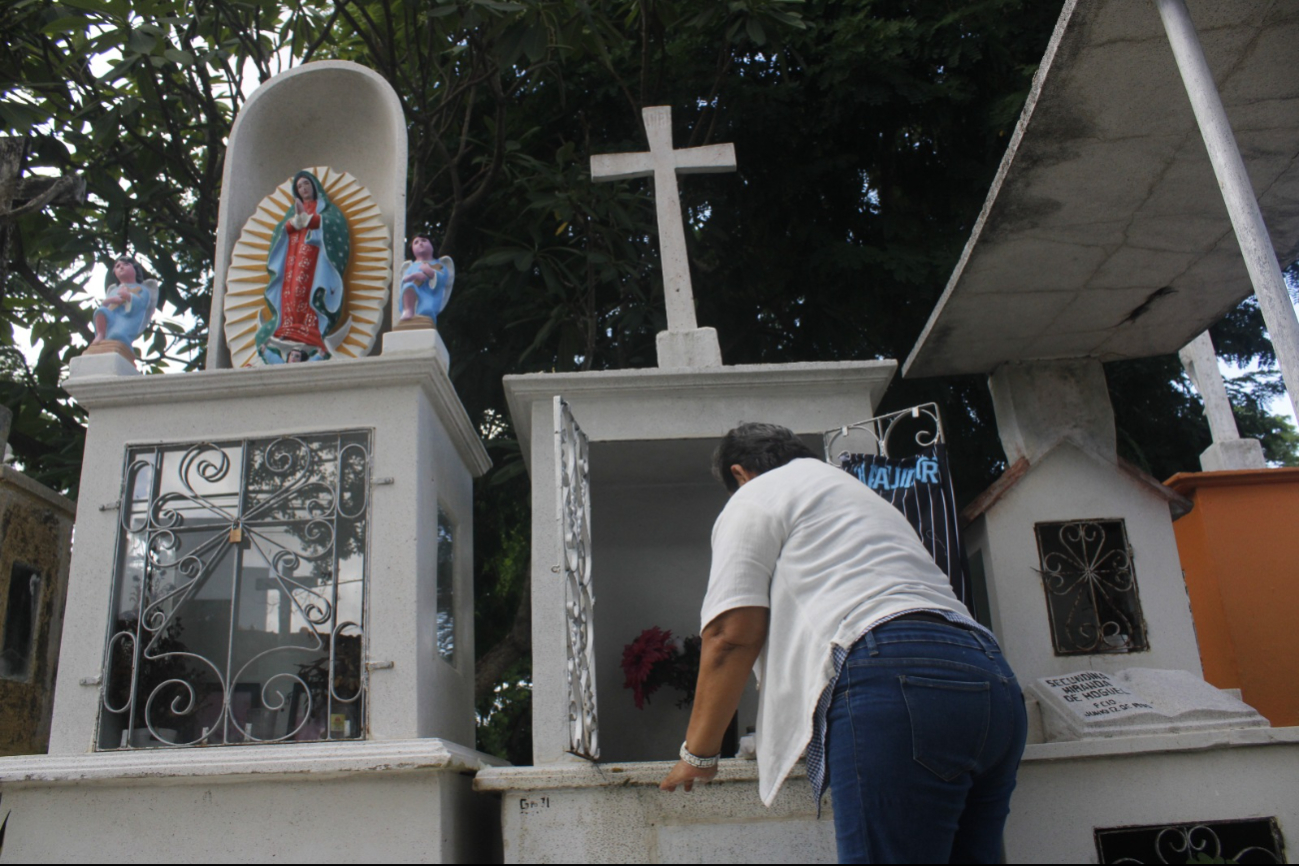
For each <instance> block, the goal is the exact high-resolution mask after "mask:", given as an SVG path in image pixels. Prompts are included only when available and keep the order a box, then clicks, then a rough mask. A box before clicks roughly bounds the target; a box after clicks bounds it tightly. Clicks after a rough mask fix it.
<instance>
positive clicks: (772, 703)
mask: <svg viewBox="0 0 1299 866" xmlns="http://www.w3.org/2000/svg"><path fill="white" fill-rule="evenodd" d="M737 607H766V608H770V616H771V619H770V627H769V629H768V632H767V643H766V646H765V647H763V650H762V653H761V654H760V655H759V656H758V661H757V663H756V664H755V665H754V673H755V674H757V677H758V683H759V697H758V725H757V748H758V793H759V794H760V795H761V797H762V802H763V803H765V804H767V805H768V806H770V805H771V803H772V801H773V800H774V799H775V797H776V794H777V792H779V790H780V786H781V785H782V784H783V783H784V781H785V777H786V776H787V775H789V771H790V770H791V769H792V768H793V766H794V764H795V763H797V761H798V758H799V755H801V754H802V752H803V749H804V748H805V747H806V746H807V744H808V741H809V740H810V739H811V736H812V717H813V714H814V712H815V710H816V703H817V699H818V698H819V697H820V696H821V692H822V691H823V690H824V689H825V686H826V684H827V683H829V682H830V679H831V677H833V676H834V673H835V671H834V658H833V649H832V647H833V646H836V645H837V646H841V647H844V648H847V647H850V646H852V644H853V643H855V642H856V640H857V639H858V638H859V637H860V636H861V635H863V634H864V633H865V632H866V631H867V630H868V629H869V628H870V627H871V626H872V625H874V624H875V623H877V622H880V621H881V620H884V619H887V618H889V617H890V616H897V615H898V614H901V613H904V612H906V611H913V610H947V611H952V612H954V613H959V614H961V615H963V616H967V617H968V616H969V611H968V610H966V608H965V606H964V605H962V604H961V602H960V601H959V600H957V598H956V595H955V594H954V593H953V592H952V587H951V584H950V583H949V582H948V579H947V575H945V574H943V572H942V570H941V569H939V568H938V566H937V565H935V564H934V561H933V559H931V558H930V556H929V553H928V552H927V551H926V550H925V548H924V545H922V544H921V542H920V537H919V536H918V535H916V531H915V530H914V529H913V528H912V527H911V524H909V523H908V522H907V520H906V518H905V517H903V516H902V514H901V513H899V512H898V511H897V509H895V508H894V507H893V506H892V505H890V504H889V503H887V502H885V501H884V500H883V499H881V498H880V497H879V495H878V494H876V493H875V492H874V491H872V490H871V489H870V488H869V487H867V486H866V485H865V484H862V483H861V482H860V481H858V480H857V479H856V478H854V477H852V476H851V475H849V474H848V473H847V472H844V471H843V470H842V469H839V468H837V467H834V466H831V465H829V464H828V463H823V462H822V461H820V460H816V459H812V458H802V459H799V460H794V461H792V462H790V463H787V464H786V465H784V466H782V467H780V468H779V469H773V470H771V471H770V472H765V473H763V474H762V475H759V476H758V477H757V478H755V479H753V480H752V481H750V482H748V483H747V484H745V485H744V486H743V487H741V488H740V489H739V490H738V491H736V492H735V494H734V495H733V496H732V497H731V500H730V502H728V503H727V505H726V507H725V508H724V509H722V513H721V514H720V515H718V518H717V523H716V524H714V526H713V562H712V568H711V570H710V572H709V576H708V593H707V595H705V597H704V606H703V611H702V613H701V618H702V620H703V626H707V625H708V623H710V622H711V621H712V620H713V619H715V618H716V617H717V616H718V615H720V614H722V613H725V612H726V611H728V610H731V609H733V608H737Z"/></svg>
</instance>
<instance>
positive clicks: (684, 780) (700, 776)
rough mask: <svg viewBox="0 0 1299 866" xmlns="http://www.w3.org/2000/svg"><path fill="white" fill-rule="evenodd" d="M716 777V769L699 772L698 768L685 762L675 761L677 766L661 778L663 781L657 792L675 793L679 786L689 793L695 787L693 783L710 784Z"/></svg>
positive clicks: (710, 768) (711, 768)
mask: <svg viewBox="0 0 1299 866" xmlns="http://www.w3.org/2000/svg"><path fill="white" fill-rule="evenodd" d="M716 775H717V768H716V767H709V768H708V769H706V770H701V769H699V768H698V767H692V766H690V765H689V764H687V763H686V762H685V761H677V765H676V766H675V767H673V768H672V772H670V773H668V774H667V776H665V777H664V778H663V781H662V782H660V783H659V790H660V791H675V790H676V789H677V785H680V786H682V787H683V788H685V789H686V790H687V791H689V790H690V789H692V788H693V787H694V786H695V782H710V781H712V778H713V777H714V776H716Z"/></svg>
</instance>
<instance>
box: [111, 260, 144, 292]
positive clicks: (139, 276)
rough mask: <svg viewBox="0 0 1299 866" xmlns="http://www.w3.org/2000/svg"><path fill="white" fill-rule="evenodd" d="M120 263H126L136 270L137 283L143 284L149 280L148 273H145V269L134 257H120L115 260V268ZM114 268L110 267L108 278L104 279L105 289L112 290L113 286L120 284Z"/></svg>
mask: <svg viewBox="0 0 1299 866" xmlns="http://www.w3.org/2000/svg"><path fill="white" fill-rule="evenodd" d="M119 262H126V263H127V264H128V265H130V266H131V267H133V268H135V281H136V282H137V283H142V282H144V281H145V280H147V279H148V278H149V274H148V272H147V271H145V269H144V268H142V267H141V266H140V263H139V262H138V261H136V260H135V259H134V258H133V257H131V256H118V257H117V258H115V259H113V267H117V264H118V263H119ZM113 267H110V268H109V269H108V276H107V277H105V278H104V287H105V288H110V289H111V288H112V287H113V286H115V285H117V284H118V279H117V274H115V273H113Z"/></svg>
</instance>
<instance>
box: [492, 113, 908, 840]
mask: <svg viewBox="0 0 1299 866" xmlns="http://www.w3.org/2000/svg"><path fill="white" fill-rule="evenodd" d="M645 121H646V130H647V134H648V137H649V140H650V152H649V153H641V154H619V155H613V156H605V157H594V158H593V159H592V173H593V175H595V176H596V177H597V179H598V178H601V177H603V178H605V179H613V178H618V177H634V176H638V175H642V174H649V173H653V174H654V176H655V183H656V188H655V193H656V198H657V199H658V205H659V225H660V229H661V239H660V242H661V244H662V247H663V250H662V255H663V260H664V290H665V294H666V295H667V299H668V331H666V332H664V333H662V334H659V340H658V350H659V366H658V367H657V368H653V369H643V370H617V371H603V372H589V373H563V374H554V373H551V374H545V373H542V374H534V375H525V376H507V377H505V391H506V396H507V398H508V400H509V405H510V414H511V416H512V418H513V420H514V426H515V429H516V430H517V431H518V435H519V441H520V445H521V446H522V449H523V457H524V460H525V461H526V463H527V465H528V469H529V473H530V475H531V478H532V677H533V679H532V735H533V760H534V764H535V765H534V766H533V767H502V768H491V769H487V770H484V771H483V772H480V773H479V774H478V777H477V779H476V780H475V787H476V788H477V789H478V790H480V791H484V792H493V793H496V794H498V795H499V796H500V797H501V821H502V833H503V839H504V842H503V846H504V854H505V859H506V861H507V862H547V863H549V862H643V861H645V860H646V859H649V860H651V861H653V862H679V861H695V860H707V861H716V862H738V863H745V862H754V863H756V862H763V863H765V862H791V863H799V862H825V861H827V860H833V858H834V838H833V827H832V824H831V821H830V811H829V810H828V809H827V810H826V811H825V815H824V817H823V818H822V819H821V820H820V821H819V822H818V821H817V819H816V808H815V804H814V803H813V801H812V797H811V793H810V789H809V787H808V784H807V781H806V777H805V774H804V773H803V771H802V769H801V767H800V768H799V769H797V770H796V771H795V772H794V773H793V774H792V776H791V777H790V779H789V781H788V783H787V784H786V786H785V788H784V790H783V791H782V792H781V794H780V796H779V797H778V799H777V801H776V804H775V806H774V807H773V808H772V809H770V810H768V809H766V808H765V807H764V806H763V805H762V803H761V801H760V800H759V799H758V793H757V767H756V764H755V763H754V762H752V761H746V760H735V759H731V760H727V761H723V768H722V770H721V773H720V775H719V778H718V781H717V782H715V783H714V784H712V785H709V786H701V787H699V788H696V790H695V791H694V792H692V793H691V794H683V793H680V792H679V793H676V794H667V793H663V792H660V791H658V790H656V786H657V785H658V783H659V782H660V781H661V780H662V778H663V776H664V775H666V773H667V772H668V770H669V769H670V767H671V766H672V764H673V763H675V760H676V758H675V756H676V752H677V749H678V747H679V746H680V744H681V740H682V739H683V738H684V736H685V729H686V724H687V722H688V720H689V709H688V708H682V709H679V708H677V707H676V706H675V702H676V701H677V699H678V698H679V697H680V696H679V695H678V694H674V693H673V692H671V690H669V689H664V690H662V691H660V692H659V693H658V694H657V695H655V696H654V697H653V698H652V699H651V700H650V703H649V704H648V705H646V707H645V708H644V709H642V710H638V709H637V708H636V707H635V705H634V703H633V699H632V694H631V692H630V691H628V690H626V689H625V688H623V681H624V675H623V671H622V669H621V666H620V660H621V658H622V651H623V647H624V646H626V645H627V644H629V643H631V642H632V641H633V640H634V639H635V638H636V637H637V636H638V635H639V634H640V633H641V632H642V631H643V630H644V629H647V628H649V627H652V626H658V627H659V628H663V629H668V630H670V631H671V632H672V633H673V634H674V635H677V636H680V637H686V636H689V635H695V634H698V632H699V629H700V622H699V611H700V607H701V604H702V602H703V597H704V591H705V589H706V588H707V581H708V567H709V561H710V543H709V542H710V534H711V530H712V525H713V522H714V520H715V519H716V517H717V514H718V513H719V512H720V511H721V509H722V507H723V506H724V505H725V502H726V492H725V490H724V488H723V487H722V486H721V484H720V483H719V482H717V481H716V480H715V479H714V478H713V477H712V476H711V473H710V456H711V454H712V451H713V449H714V448H715V447H716V445H717V442H718V441H719V440H720V438H721V437H722V435H724V434H725V433H726V431H727V430H729V429H731V428H732V427H735V426H736V425H738V424H740V423H741V422H744V421H767V422H772V423H776V424H782V425H784V426H786V427H789V428H790V429H792V430H793V431H794V432H796V433H798V434H800V435H803V436H805V437H806V439H807V443H808V445H809V446H810V447H811V448H812V449H813V450H814V451H816V452H819V451H820V448H821V438H822V434H823V432H824V431H825V430H828V429H832V428H840V427H843V426H845V425H849V424H853V423H855V422H858V421H860V420H861V419H863V418H868V417H870V416H871V415H872V414H873V412H874V409H875V407H876V406H877V404H878V402H879V400H880V398H881V397H882V396H883V393H884V390H885V389H886V388H887V386H888V383H889V381H890V380H891V379H892V377H893V374H894V371H895V370H896V367H897V365H896V362H894V361H860V362H836V363H809V364H770V365H748V366H722V365H721V356H720V353H719V351H718V349H717V337H716V333H715V332H714V331H713V330H712V329H699V328H696V327H695V317H694V300H693V297H692V294H691V286H690V275H689V269H688V266H687V262H686V258H685V245H684V238H683V235H682V228H681V222H682V218H681V209H680V204H679V202H678V199H677V196H676V177H675V174H676V172H677V171H690V170H695V171H716V170H727V169H729V168H733V167H734V154H733V152H732V151H731V149H730V147H729V145H719V146H714V147H712V148H698V149H690V150H686V151H672V149H671V132H670V115H669V112H668V110H667V109H666V108H647V109H646V110H645ZM756 714H757V700H756V694H755V693H754V691H753V688H752V684H751V685H750V688H749V691H748V692H747V693H746V694H745V696H744V698H743V699H742V700H741V703H740V708H739V713H738V715H737V720H736V725H737V728H738V733H740V734H743V733H745V732H746V731H749V730H752V728H753V726H754V725H755V723H756Z"/></svg>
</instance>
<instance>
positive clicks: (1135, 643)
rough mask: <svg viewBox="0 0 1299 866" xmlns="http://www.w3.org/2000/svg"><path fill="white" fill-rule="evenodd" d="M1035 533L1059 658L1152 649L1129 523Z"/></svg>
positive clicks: (1040, 527) (1050, 526)
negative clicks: (1127, 524)
mask: <svg viewBox="0 0 1299 866" xmlns="http://www.w3.org/2000/svg"><path fill="white" fill-rule="evenodd" d="M1033 529H1034V531H1035V532H1036V533H1037V549H1038V556H1039V558H1040V560H1041V564H1042V571H1041V574H1042V586H1043V588H1044V589H1045V591H1046V605H1047V611H1048V612H1049V614H1050V619H1051V638H1052V641H1053V642H1054V643H1055V654H1056V655H1062V656H1063V655H1089V654H1094V653H1115V652H1118V653H1125V652H1133V651H1136V650H1145V649H1149V648H1150V645H1149V643H1148V642H1147V641H1146V623H1145V620H1144V619H1143V618H1142V615H1141V600H1140V598H1139V597H1138V595H1137V576H1136V572H1135V571H1134V570H1133V567H1132V548H1131V547H1130V546H1129V544H1128V532H1127V527H1126V525H1125V524H1124V522H1123V521H1122V520H1079V521H1069V522H1065V523H1038V524H1036V525H1035V526H1034V527H1033Z"/></svg>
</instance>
